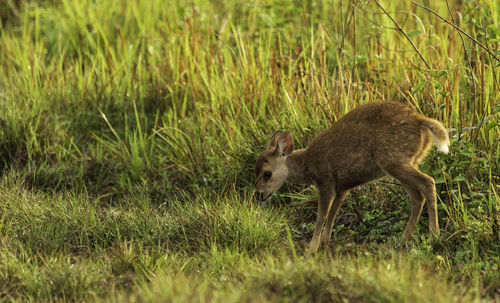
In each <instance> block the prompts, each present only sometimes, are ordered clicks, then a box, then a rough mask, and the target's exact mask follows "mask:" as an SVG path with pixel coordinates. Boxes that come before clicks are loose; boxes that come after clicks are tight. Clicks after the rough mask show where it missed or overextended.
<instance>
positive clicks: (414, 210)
mask: <svg viewBox="0 0 500 303" xmlns="http://www.w3.org/2000/svg"><path fill="white" fill-rule="evenodd" d="M379 165H380V167H381V168H382V169H383V170H384V171H385V172H386V173H387V174H388V175H390V176H392V177H394V178H395V179H397V180H399V181H400V182H401V183H402V184H403V186H404V187H405V188H406V190H407V191H408V193H409V194H410V201H411V202H410V203H411V216H410V220H409V221H408V225H407V227H406V230H405V232H404V234H403V237H405V238H409V237H411V233H412V232H413V229H414V227H415V225H416V223H417V221H418V219H419V217H420V213H421V211H422V207H423V204H424V201H427V212H428V214H429V230H430V232H431V233H433V234H435V235H436V236H438V235H439V225H438V218H437V201H436V187H435V183H434V179H432V177H430V176H428V175H426V174H424V173H423V172H421V171H419V170H417V169H416V168H415V167H413V166H412V165H411V164H410V163H406V162H405V163H385V164H379Z"/></svg>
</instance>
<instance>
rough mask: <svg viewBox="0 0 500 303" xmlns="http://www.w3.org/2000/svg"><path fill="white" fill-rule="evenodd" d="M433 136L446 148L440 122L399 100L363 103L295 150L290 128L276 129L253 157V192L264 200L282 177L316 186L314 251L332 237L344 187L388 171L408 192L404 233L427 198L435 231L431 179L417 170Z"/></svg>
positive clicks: (407, 234)
mask: <svg viewBox="0 0 500 303" xmlns="http://www.w3.org/2000/svg"><path fill="white" fill-rule="evenodd" d="M432 139H434V143H435V144H436V145H437V148H438V149H439V150H440V151H441V152H443V153H447V152H448V147H449V139H448V132H447V131H446V129H445V128H444V127H443V125H442V124H441V123H440V122H438V121H436V120H433V119H429V118H425V117H423V116H422V115H420V114H419V113H417V112H416V111H415V110H414V109H412V108H410V107H408V106H407V105H404V104H401V103H396V102H380V103H370V104H366V105H362V106H359V107H357V108H356V109H354V110H352V111H351V112H349V113H348V114H346V115H345V116H343V117H342V118H340V119H339V120H338V121H337V122H336V123H335V124H333V125H332V126H331V127H330V128H328V129H326V130H324V131H322V132H321V133H319V134H318V135H317V136H316V137H315V138H314V139H313V140H312V141H311V143H310V144H309V146H308V147H307V148H304V149H299V150H295V151H294V150H293V138H292V134H291V133H290V132H289V131H277V132H275V133H274V135H273V136H272V138H271V139H270V140H269V144H268V146H267V148H266V150H264V152H263V153H262V155H261V156H260V157H259V158H258V159H257V163H256V166H255V175H256V177H257V180H258V183H257V191H258V194H259V196H260V198H261V199H262V200H267V199H268V198H269V197H271V196H272V194H273V193H274V192H275V191H276V190H277V189H278V188H280V187H281V185H282V184H283V183H284V182H285V180H286V179H290V180H291V181H294V182H297V183H303V184H314V185H315V186H316V187H317V188H318V190H319V200H318V215H317V219H316V228H315V230H314V235H313V238H312V240H311V243H310V245H309V253H315V252H316V251H317V250H318V247H319V243H320V238H321V243H322V244H328V243H329V242H330V235H331V232H332V228H333V223H334V221H335V216H336V215H337V213H338V211H339V208H340V206H341V204H342V202H343V201H344V198H345V197H346V195H347V194H348V192H349V191H350V190H351V189H352V188H354V187H356V186H358V185H361V184H364V183H367V182H370V181H373V180H376V179H379V178H381V177H384V176H386V175H389V176H391V177H394V178H396V179H397V180H399V181H400V182H401V183H402V185H403V187H404V188H405V189H406V191H407V192H408V194H409V195H410V204H411V215H410V220H409V221H408V224H407V226H406V229H405V231H404V233H403V238H404V239H409V238H411V236H412V233H413V229H414V228H415V225H416V224H417V221H418V219H419V217H420V213H421V212H422V207H423V206H424V202H425V201H427V211H428V215H429V229H430V232H431V233H433V234H435V235H436V236H438V235H439V226H438V218H437V211H436V206H437V204H436V189H435V186H434V180H433V179H432V178H431V177H429V176H428V175H426V174H424V173H422V172H421V171H419V170H418V169H417V167H418V165H419V164H420V162H421V161H422V160H423V159H424V158H425V156H426V155H427V152H428V151H429V149H430V147H431V145H432ZM325 221H326V225H325ZM323 227H324V231H323Z"/></svg>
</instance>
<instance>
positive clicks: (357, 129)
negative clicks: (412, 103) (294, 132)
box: [306, 102, 426, 188]
mask: <svg viewBox="0 0 500 303" xmlns="http://www.w3.org/2000/svg"><path fill="white" fill-rule="evenodd" d="M420 119H421V116H420V114H418V113H417V112H416V111H415V110H414V109H412V108H411V107H409V106H407V105H404V104H402V103H396V102H383V103H382V102H380V103H370V104H366V105H362V106H359V107H358V108H356V109H354V110H352V111H351V112H349V113H347V114H346V115H344V116H343V117H342V118H340V119H339V120H338V121H337V122H336V123H335V124H334V125H332V126H331V127H330V128H328V129H326V130H324V131H323V132H321V133H319V134H318V135H317V136H316V137H315V138H314V139H313V140H312V141H311V143H310V144H309V146H308V147H307V150H306V152H307V154H308V156H307V159H308V161H309V163H308V167H309V171H310V173H311V174H312V175H313V176H315V177H316V179H322V178H334V179H335V180H336V181H337V182H343V183H345V184H344V187H347V188H349V187H354V186H356V185H359V184H362V183H365V182H368V181H371V180H373V179H376V178H379V177H382V176H384V175H385V174H384V173H383V172H382V171H381V169H380V168H379V166H378V165H377V162H379V161H380V160H386V159H391V160H394V161H395V162H397V161H407V159H411V158H412V157H414V155H415V154H417V153H418V152H419V149H420V148H421V146H422V144H421V141H422V136H423V134H422V128H421V121H420ZM424 135H426V134H424Z"/></svg>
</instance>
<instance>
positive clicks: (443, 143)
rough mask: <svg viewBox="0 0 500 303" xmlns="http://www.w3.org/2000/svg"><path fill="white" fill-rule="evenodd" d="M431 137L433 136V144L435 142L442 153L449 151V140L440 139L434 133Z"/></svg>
mask: <svg viewBox="0 0 500 303" xmlns="http://www.w3.org/2000/svg"><path fill="white" fill-rule="evenodd" d="M432 137H433V138H434V144H436V146H437V149H438V150H439V151H440V152H442V153H443V154H447V153H448V152H449V151H450V141H449V140H448V139H446V140H440V139H439V138H438V137H436V136H435V135H434V134H432Z"/></svg>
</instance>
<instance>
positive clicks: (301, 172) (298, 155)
mask: <svg viewBox="0 0 500 303" xmlns="http://www.w3.org/2000/svg"><path fill="white" fill-rule="evenodd" d="M285 163H286V167H287V168H288V179H290V181H292V182H295V183H301V184H311V183H312V181H311V180H310V177H309V176H308V174H307V168H306V161H305V148H303V149H298V150H295V151H293V153H291V154H290V155H288V157H286V162H285Z"/></svg>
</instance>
